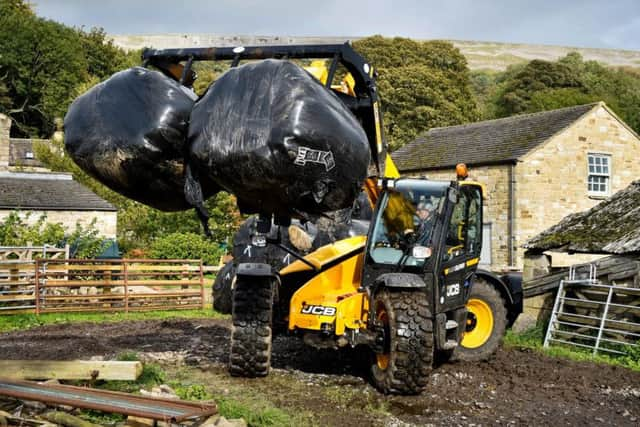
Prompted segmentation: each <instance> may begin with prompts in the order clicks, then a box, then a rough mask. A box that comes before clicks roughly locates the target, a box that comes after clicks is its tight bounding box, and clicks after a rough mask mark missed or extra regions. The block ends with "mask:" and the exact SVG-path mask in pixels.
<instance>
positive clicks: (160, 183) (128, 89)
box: [64, 67, 214, 211]
mask: <svg viewBox="0 0 640 427" xmlns="http://www.w3.org/2000/svg"><path fill="white" fill-rule="evenodd" d="M195 99H196V96H195V94H194V93H192V92H191V91H189V90H188V89H186V88H184V87H183V86H181V85H180V84H178V83H177V82H175V81H173V80H171V79H170V78H168V77H166V76H164V75H162V74H161V73H159V72H157V71H152V70H147V69H145V68H141V67H135V68H131V69H128V70H124V71H121V72H118V73H116V74H114V75H113V76H112V77H110V78H109V79H108V80H106V81H104V82H102V83H100V84H98V85H96V86H94V87H93V88H92V89H90V90H89V91H88V92H86V93H85V94H83V95H82V96H80V97H79V98H77V99H76V100H75V101H74V102H73V104H71V107H70V108H69V111H68V113H67V115H66V117H65V121H64V126H65V146H66V149H67V151H68V152H69V154H70V155H71V157H72V158H73V160H74V161H75V162H76V163H77V164H78V165H79V166H80V167H81V168H82V169H83V170H84V171H85V172H87V173H88V174H89V175H91V176H93V177H94V178H96V179H97V180H98V181H100V182H102V183H103V184H105V185H106V186H107V187H109V188H111V189H112V190H114V191H116V192H118V193H120V194H122V195H124V196H126V197H129V198H131V199H133V200H136V201H138V202H141V203H144V204H146V205H149V206H152V207H154V208H157V209H160V210H163V211H176V210H183V209H188V208H189V207H191V205H190V204H189V203H187V201H186V199H185V194H184V184H185V180H184V156H185V152H186V148H185V144H186V136H187V127H188V123H189V114H190V113H191V110H192V108H193V105H194V102H195ZM202 187H203V192H204V197H207V196H210V195H212V194H213V193H214V191H212V190H211V189H212V186H211V185H206V184H203V185H202Z"/></svg>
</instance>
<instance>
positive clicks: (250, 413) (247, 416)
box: [215, 396, 295, 427]
mask: <svg viewBox="0 0 640 427" xmlns="http://www.w3.org/2000/svg"><path fill="white" fill-rule="evenodd" d="M215 400H216V403H217V405H218V411H219V412H220V415H222V416H224V417H225V418H227V419H233V418H244V420H245V421H246V422H247V424H248V425H250V426H255V427H260V426H265V427H267V426H289V425H295V423H294V422H293V420H292V419H291V417H290V416H289V415H288V414H287V413H286V412H284V411H282V410H280V409H278V408H274V407H271V406H266V405H265V406H264V407H254V406H249V405H246V404H244V403H241V402H238V401H237V400H233V399H230V398H228V397H224V396H216V399H215Z"/></svg>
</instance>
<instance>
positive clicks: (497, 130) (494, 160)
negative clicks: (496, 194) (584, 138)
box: [391, 103, 599, 172]
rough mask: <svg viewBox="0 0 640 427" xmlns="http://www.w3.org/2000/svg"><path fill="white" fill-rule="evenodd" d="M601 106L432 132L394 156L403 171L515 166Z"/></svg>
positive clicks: (477, 123)
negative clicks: (531, 152)
mask: <svg viewBox="0 0 640 427" xmlns="http://www.w3.org/2000/svg"><path fill="white" fill-rule="evenodd" d="M598 104H599V103H592V104H586V105H578V106H575V107H568V108H561V109H558V110H552V111H544V112H541V113H533V114H523V115H519V116H512V117H506V118H504V119H497V120H486V121H483V122H476V123H470V124H466V125H460V126H449V127H442V128H433V129H430V130H429V131H428V132H427V133H425V134H423V135H421V136H419V137H418V138H417V139H416V140H414V141H412V142H410V143H408V144H407V145H405V146H403V147H402V148H400V149H398V150H396V151H395V152H393V153H392V154H391V158H393V161H394V162H395V163H396V166H397V167H398V169H399V170H400V171H401V172H402V171H412V170H425V169H437V168H444V167H452V166H455V165H456V164H458V163H466V164H467V165H476V166H477V165H488V164H501V163H513V162H515V161H516V160H517V159H519V158H520V157H522V156H524V155H525V154H527V153H528V152H529V151H531V150H533V149H534V148H536V147H538V146H539V145H541V144H542V143H544V142H545V141H547V140H548V139H549V138H551V137H552V136H553V135H555V134H556V133H558V132H560V131H561V130H563V129H565V128H567V127H568V126H570V125H571V124H572V123H574V122H575V121H576V120H578V119H579V118H580V117H582V116H583V115H584V114H586V113H587V112H588V111H590V110H592V109H593V108H594V107H595V106H596V105H598Z"/></svg>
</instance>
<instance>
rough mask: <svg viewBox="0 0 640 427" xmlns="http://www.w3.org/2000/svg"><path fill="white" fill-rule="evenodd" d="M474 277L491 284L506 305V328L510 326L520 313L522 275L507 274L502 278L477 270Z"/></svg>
mask: <svg viewBox="0 0 640 427" xmlns="http://www.w3.org/2000/svg"><path fill="white" fill-rule="evenodd" d="M476 276H478V277H480V278H482V279H484V280H486V281H487V282H489V283H491V284H492V285H493V286H495V287H496V289H497V290H498V291H499V292H500V295H501V296H502V298H504V300H505V302H506V303H507V321H508V322H507V326H511V325H512V324H513V322H515V320H516V319H517V318H518V315H520V313H522V273H508V274H505V275H503V276H497V275H496V274H494V273H492V272H490V271H487V270H482V269H478V270H477V271H476Z"/></svg>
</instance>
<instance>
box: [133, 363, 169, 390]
mask: <svg viewBox="0 0 640 427" xmlns="http://www.w3.org/2000/svg"><path fill="white" fill-rule="evenodd" d="M166 380H167V375H166V374H165V372H164V370H163V369H162V368H161V367H160V365H158V364H156V363H145V364H144V366H143V367H142V374H140V377H138V379H137V380H136V382H137V383H138V384H139V385H142V386H146V387H153V386H156V385H160V384H164V382H165V381H166Z"/></svg>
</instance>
